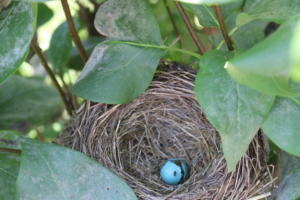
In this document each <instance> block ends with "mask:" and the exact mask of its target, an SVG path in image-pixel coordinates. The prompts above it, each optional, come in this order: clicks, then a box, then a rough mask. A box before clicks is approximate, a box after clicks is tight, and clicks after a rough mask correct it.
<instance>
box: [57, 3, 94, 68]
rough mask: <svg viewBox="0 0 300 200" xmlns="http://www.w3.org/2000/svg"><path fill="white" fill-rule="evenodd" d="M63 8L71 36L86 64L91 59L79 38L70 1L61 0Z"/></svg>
mask: <svg viewBox="0 0 300 200" xmlns="http://www.w3.org/2000/svg"><path fill="white" fill-rule="evenodd" d="M61 4H62V7H63V9H64V13H65V15H66V19H67V23H68V26H69V31H70V35H71V37H72V40H73V41H74V43H75V45H76V47H77V48H78V51H79V53H80V55H81V57H82V59H83V61H84V62H85V63H86V62H87V61H88V59H89V56H88V55H87V53H86V51H85V49H84V48H83V45H82V42H81V40H80V38H79V36H78V33H77V31H76V28H75V25H74V22H73V18H72V15H71V12H70V8H69V3H68V0H61Z"/></svg>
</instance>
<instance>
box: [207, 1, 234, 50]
mask: <svg viewBox="0 0 300 200" xmlns="http://www.w3.org/2000/svg"><path fill="white" fill-rule="evenodd" d="M212 8H213V9H214V11H215V13H216V15H217V17H218V21H219V25H220V29H221V31H222V34H223V37H224V39H225V42H226V45H227V48H228V50H229V51H232V50H233V49H234V48H233V46H232V41H231V39H230V37H229V36H228V32H227V30H226V26H225V22H224V18H223V15H222V10H221V6H220V5H215V6H212Z"/></svg>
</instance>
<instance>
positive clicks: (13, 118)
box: [0, 75, 60, 129]
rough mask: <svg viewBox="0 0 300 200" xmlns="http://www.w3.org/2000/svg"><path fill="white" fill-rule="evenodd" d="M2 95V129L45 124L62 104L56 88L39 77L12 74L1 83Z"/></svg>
mask: <svg viewBox="0 0 300 200" xmlns="http://www.w3.org/2000/svg"><path fill="white" fill-rule="evenodd" d="M0 96H1V98H0V129H11V128H13V127H14V126H15V125H17V124H19V123H28V124H32V125H41V124H44V123H45V122H46V121H47V120H49V119H50V117H51V116H52V114H53V113H54V111H55V108H56V107H57V106H58V105H59V104H60V99H59V97H58V94H57V92H56V90H55V89H54V88H51V87H49V86H48V85H46V84H45V83H44V82H43V80H41V79H39V78H30V79H28V78H23V77H20V76H16V75H14V76H11V77H10V78H9V79H7V80H6V81H5V82H4V83H3V84H1V85H0Z"/></svg>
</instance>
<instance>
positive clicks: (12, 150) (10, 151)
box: [0, 147, 22, 153]
mask: <svg viewBox="0 0 300 200" xmlns="http://www.w3.org/2000/svg"><path fill="white" fill-rule="evenodd" d="M0 151H1V152H7V153H22V151H21V150H18V149H8V148H2V147H0Z"/></svg>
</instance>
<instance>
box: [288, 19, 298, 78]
mask: <svg viewBox="0 0 300 200" xmlns="http://www.w3.org/2000/svg"><path fill="white" fill-rule="evenodd" d="M299 44H300V20H298V23H297V24H296V27H295V31H294V34H293V36H292V38H291V42H290V59H291V71H292V79H293V80H295V81H298V82H299V81H300V56H299V52H300V47H299Z"/></svg>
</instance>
